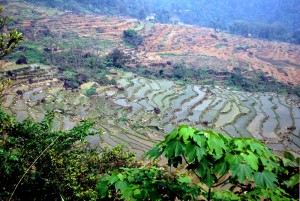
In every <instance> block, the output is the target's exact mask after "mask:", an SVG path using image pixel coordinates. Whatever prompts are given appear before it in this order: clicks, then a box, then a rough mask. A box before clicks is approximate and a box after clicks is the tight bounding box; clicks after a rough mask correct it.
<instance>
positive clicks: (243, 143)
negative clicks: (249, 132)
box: [233, 138, 249, 151]
mask: <svg viewBox="0 0 300 201" xmlns="http://www.w3.org/2000/svg"><path fill="white" fill-rule="evenodd" d="M233 144H234V145H235V146H236V147H237V148H235V150H236V151H242V150H243V149H244V148H245V147H247V145H249V143H248V141H247V140H246V139H245V138H234V139H233Z"/></svg>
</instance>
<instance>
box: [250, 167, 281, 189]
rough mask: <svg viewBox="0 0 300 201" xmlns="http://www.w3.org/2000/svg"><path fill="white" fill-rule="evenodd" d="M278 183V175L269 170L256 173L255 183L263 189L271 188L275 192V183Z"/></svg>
mask: <svg viewBox="0 0 300 201" xmlns="http://www.w3.org/2000/svg"><path fill="white" fill-rule="evenodd" d="M276 181H277V178H276V175H275V174H274V173H272V172H269V171H267V170H264V171H262V172H255V174H254V183H255V184H256V185H257V186H260V187H261V188H263V189H266V188H270V189H272V190H274V189H275V188H276V186H275V184H274V182H276Z"/></svg>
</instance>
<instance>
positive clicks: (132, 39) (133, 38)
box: [123, 29, 144, 46]
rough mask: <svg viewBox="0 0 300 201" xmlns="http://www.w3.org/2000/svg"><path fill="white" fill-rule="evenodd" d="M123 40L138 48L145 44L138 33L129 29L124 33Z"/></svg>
mask: <svg viewBox="0 0 300 201" xmlns="http://www.w3.org/2000/svg"><path fill="white" fill-rule="evenodd" d="M123 38H124V40H125V41H126V42H128V43H130V44H132V45H134V46H138V45H142V44H143V42H144V38H143V37H142V36H140V35H138V33H137V31H136V30H134V29H127V30H125V31H124V32H123Z"/></svg>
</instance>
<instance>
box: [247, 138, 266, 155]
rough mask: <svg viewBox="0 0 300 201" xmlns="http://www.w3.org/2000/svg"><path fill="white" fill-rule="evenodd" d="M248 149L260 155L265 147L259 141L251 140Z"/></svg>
mask: <svg viewBox="0 0 300 201" xmlns="http://www.w3.org/2000/svg"><path fill="white" fill-rule="evenodd" d="M250 149H251V150H252V151H253V152H256V153H257V154H258V155H259V156H261V155H262V154H263V153H264V149H265V147H264V146H263V145H262V144H261V143H259V142H256V141H253V142H251V143H250Z"/></svg>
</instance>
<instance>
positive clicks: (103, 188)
mask: <svg viewBox="0 0 300 201" xmlns="http://www.w3.org/2000/svg"><path fill="white" fill-rule="evenodd" d="M97 191H98V192H99V194H100V198H105V197H106V196H107V192H108V182H107V181H102V182H100V183H98V185H97Z"/></svg>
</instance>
